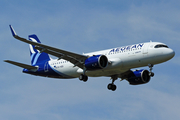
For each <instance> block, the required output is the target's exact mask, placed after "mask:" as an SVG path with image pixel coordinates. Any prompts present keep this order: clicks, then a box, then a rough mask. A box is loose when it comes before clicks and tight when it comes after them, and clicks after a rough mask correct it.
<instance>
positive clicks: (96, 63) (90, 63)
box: [85, 55, 108, 70]
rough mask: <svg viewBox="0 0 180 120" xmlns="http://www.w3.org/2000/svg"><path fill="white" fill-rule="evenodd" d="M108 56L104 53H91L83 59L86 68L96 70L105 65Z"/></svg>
mask: <svg viewBox="0 0 180 120" xmlns="http://www.w3.org/2000/svg"><path fill="white" fill-rule="evenodd" d="M107 65H108V58H107V57H106V56H105V55H93V56H91V57H89V58H87V59H86V60H85V67H86V69H87V70H98V69H103V68H105V67H107Z"/></svg>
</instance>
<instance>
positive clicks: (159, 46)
mask: <svg viewBox="0 0 180 120" xmlns="http://www.w3.org/2000/svg"><path fill="white" fill-rule="evenodd" d="M162 47H165V48H168V46H167V45H162V44H159V45H156V46H155V47H154V48H162Z"/></svg>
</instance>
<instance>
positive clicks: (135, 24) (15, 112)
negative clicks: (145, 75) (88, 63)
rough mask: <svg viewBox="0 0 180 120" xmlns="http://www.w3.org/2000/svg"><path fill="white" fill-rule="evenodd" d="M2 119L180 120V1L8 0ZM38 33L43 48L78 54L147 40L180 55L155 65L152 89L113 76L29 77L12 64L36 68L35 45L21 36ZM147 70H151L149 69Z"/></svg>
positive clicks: (2, 34) (0, 27)
mask: <svg viewBox="0 0 180 120" xmlns="http://www.w3.org/2000/svg"><path fill="white" fill-rule="evenodd" d="M0 6H1V7H0V15H1V17H0V19H1V20H0V21H1V22H0V41H1V43H0V50H1V62H0V66H1V69H0V119H1V120H21V119H22V120H32V119H33V120H40V119H43V120H49V119H51V120H80V119H82V120H110V119H112V120H120V119H124V120H170V119H171V120H179V119H180V114H179V113H180V79H179V73H180V68H179V67H180V54H179V45H180V1H179V0H171V1H169V0H150V1H149V0H132V1H130V0H129V1H127V0H121V1H120V0H76V1H75V0H66V1H65V0H44V1H43V2H42V1H41V2H39V1H37V0H1V1H0ZM9 24H11V25H12V26H13V27H14V29H15V30H16V32H17V34H18V35H19V36H22V37H25V38H27V37H28V35H30V34H34V33H35V34H37V35H38V37H39V39H40V40H41V42H42V43H44V44H48V45H51V46H54V47H58V48H61V49H65V50H69V51H73V52H76V53H80V54H81V53H86V52H93V51H96V50H103V49H109V48H113V47H120V46H124V45H130V44H136V43H140V42H148V41H150V40H151V41H157V42H163V43H165V44H167V45H168V46H169V47H170V48H172V49H173V50H175V52H176V55H175V57H174V58H173V59H171V60H170V61H168V62H165V63H162V64H159V65H156V66H154V68H153V71H154V72H155V76H154V77H153V78H152V79H151V81H150V82H149V83H148V84H145V85H139V86H132V85H129V83H128V82H127V81H121V82H120V81H119V80H117V81H116V82H115V84H116V85H117V90H116V91H115V92H112V91H109V90H107V85H108V84H109V83H110V82H111V81H110V80H109V79H110V78H106V77H99V78H89V80H88V81H87V82H86V83H84V82H81V81H79V79H72V80H61V79H51V78H43V77H37V76H32V75H27V74H23V73H22V69H21V68H19V67H16V66H13V65H10V64H7V63H5V62H3V60H5V59H10V60H15V61H19V62H22V63H26V64H30V56H29V46H28V45H27V44H26V43H22V42H20V41H18V40H16V39H14V38H13V37H12V35H11V32H10V29H9ZM144 68H145V69H148V67H144Z"/></svg>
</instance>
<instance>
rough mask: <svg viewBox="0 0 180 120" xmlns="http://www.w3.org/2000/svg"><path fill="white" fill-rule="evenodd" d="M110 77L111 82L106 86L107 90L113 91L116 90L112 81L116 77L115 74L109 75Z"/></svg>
mask: <svg viewBox="0 0 180 120" xmlns="http://www.w3.org/2000/svg"><path fill="white" fill-rule="evenodd" d="M111 79H112V83H109V84H108V86H107V88H108V89H109V90H112V91H115V90H116V88H117V87H116V85H115V84H114V81H115V80H117V79H118V77H117V75H114V76H111Z"/></svg>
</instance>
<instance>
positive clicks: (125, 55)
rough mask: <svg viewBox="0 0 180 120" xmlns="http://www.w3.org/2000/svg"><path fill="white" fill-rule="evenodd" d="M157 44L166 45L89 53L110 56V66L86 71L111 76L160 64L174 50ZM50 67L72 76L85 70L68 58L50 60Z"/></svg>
mask: <svg viewBox="0 0 180 120" xmlns="http://www.w3.org/2000/svg"><path fill="white" fill-rule="evenodd" d="M157 45H165V44H163V43H159V42H147V43H140V44H134V45H129V46H124V47H118V48H112V49H108V50H103V51H98V52H92V53H87V54H84V55H88V56H92V55H105V56H106V57H107V58H108V66H107V67H106V68H104V69H100V70H94V71H86V75H87V76H90V77H99V76H111V75H115V74H121V73H123V72H125V71H127V70H129V69H132V68H137V67H143V66H147V65H148V64H153V65H155V64H159V63H162V62H165V61H167V60H169V59H171V58H172V57H173V56H174V54H175V53H174V51H173V50H172V49H170V48H168V47H159V48H155V46H157ZM48 63H49V65H50V67H51V68H52V69H53V70H55V71H56V72H59V73H63V74H66V75H68V76H72V77H79V75H80V74H82V73H83V70H82V69H81V68H79V67H77V66H74V64H72V63H70V62H68V61H66V60H63V59H61V60H58V59H56V60H50V61H49V62H48Z"/></svg>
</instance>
